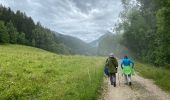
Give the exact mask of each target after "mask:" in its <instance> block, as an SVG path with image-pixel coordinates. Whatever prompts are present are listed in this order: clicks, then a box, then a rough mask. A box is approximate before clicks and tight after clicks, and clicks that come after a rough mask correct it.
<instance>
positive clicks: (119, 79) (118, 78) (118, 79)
mask: <svg viewBox="0 0 170 100" xmlns="http://www.w3.org/2000/svg"><path fill="white" fill-rule="evenodd" d="M117 74H118V81H119V86H120V79H119V73H117Z"/></svg>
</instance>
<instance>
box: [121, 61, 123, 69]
mask: <svg viewBox="0 0 170 100" xmlns="http://www.w3.org/2000/svg"><path fill="white" fill-rule="evenodd" d="M121 68H122V69H123V61H122V62H121Z"/></svg>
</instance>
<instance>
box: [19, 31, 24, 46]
mask: <svg viewBox="0 0 170 100" xmlns="http://www.w3.org/2000/svg"><path fill="white" fill-rule="evenodd" d="M17 43H19V44H25V33H23V32H21V33H19V34H18V38H17Z"/></svg>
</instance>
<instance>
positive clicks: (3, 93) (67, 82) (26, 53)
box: [0, 45, 104, 100]
mask: <svg viewBox="0 0 170 100" xmlns="http://www.w3.org/2000/svg"><path fill="white" fill-rule="evenodd" d="M103 64H104V59H103V58H99V57H85V56H64V55H57V54H54V53H50V52H47V51H44V50H41V49H37V48H33V47H28V46H21V45H0V100H4V99H8V100H11V99H12V100H16V99H17V100H25V99H29V100H35V99H36V100H47V99H48V100H94V99H96V96H97V94H98V93H99V90H100V88H101V85H102V82H103Z"/></svg>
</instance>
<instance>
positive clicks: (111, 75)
mask: <svg viewBox="0 0 170 100" xmlns="http://www.w3.org/2000/svg"><path fill="white" fill-rule="evenodd" d="M109 76H110V83H111V85H113V74H111V73H110V75H109Z"/></svg>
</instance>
